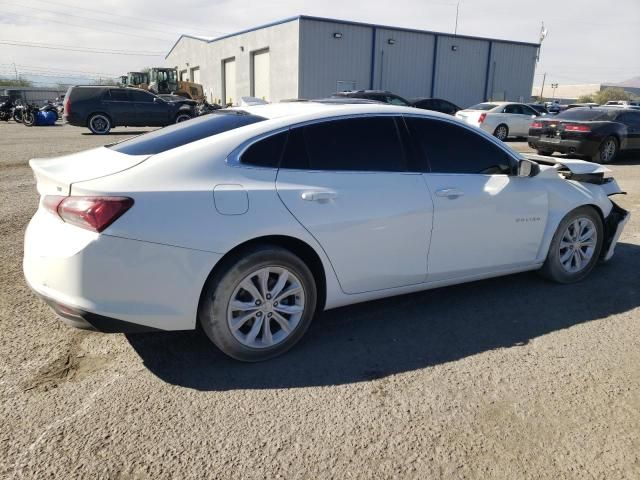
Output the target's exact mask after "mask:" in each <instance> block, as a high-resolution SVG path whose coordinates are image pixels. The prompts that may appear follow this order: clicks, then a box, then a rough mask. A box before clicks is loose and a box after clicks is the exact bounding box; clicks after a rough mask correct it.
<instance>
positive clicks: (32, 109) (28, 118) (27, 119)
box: [22, 103, 40, 127]
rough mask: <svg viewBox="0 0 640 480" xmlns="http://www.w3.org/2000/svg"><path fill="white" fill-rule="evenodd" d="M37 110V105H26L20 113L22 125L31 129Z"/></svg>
mask: <svg viewBox="0 0 640 480" xmlns="http://www.w3.org/2000/svg"><path fill="white" fill-rule="evenodd" d="M39 110H40V109H39V108H38V106H37V105H34V104H32V103H31V104H30V103H27V104H26V105H25V106H24V109H23V111H22V123H23V124H24V125H25V126H26V127H33V126H34V125H35V123H36V116H37V114H38V111H39Z"/></svg>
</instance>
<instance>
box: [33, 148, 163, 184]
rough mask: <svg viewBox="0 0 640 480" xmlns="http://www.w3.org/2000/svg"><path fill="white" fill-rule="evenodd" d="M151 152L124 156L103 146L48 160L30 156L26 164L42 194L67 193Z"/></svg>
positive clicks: (126, 167)
mask: <svg viewBox="0 0 640 480" xmlns="http://www.w3.org/2000/svg"><path fill="white" fill-rule="evenodd" d="M150 156H151V155H126V154H124V153H120V152H116V151H114V150H111V149H110V148H106V147H99V148H94V149H92V150H86V151H84V152H79V153H74V154H71V155H65V156H62V157H56V158H51V159H33V160H30V161H29V166H30V167H31V169H32V170H33V173H34V175H35V178H36V188H37V189H38V193H39V194H40V195H41V196H42V195H70V194H71V185H72V184H74V183H77V182H84V181H87V180H94V179H96V178H101V177H106V176H108V175H113V174H115V173H118V172H122V171H123V170H127V169H129V168H131V167H134V166H135V165H138V164H139V163H142V162H144V161H145V160H146V159H147V158H149V157H150Z"/></svg>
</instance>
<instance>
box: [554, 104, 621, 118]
mask: <svg viewBox="0 0 640 480" xmlns="http://www.w3.org/2000/svg"><path fill="white" fill-rule="evenodd" d="M618 112H619V110H614V109H609V108H607V109H604V108H589V107H586V108H585V107H580V108H572V109H571V110H565V111H564V112H560V113H559V114H558V115H556V117H555V118H557V119H562V120H584V121H589V120H591V121H595V120H598V121H605V122H606V121H612V120H613V119H615V118H616V115H617V114H618Z"/></svg>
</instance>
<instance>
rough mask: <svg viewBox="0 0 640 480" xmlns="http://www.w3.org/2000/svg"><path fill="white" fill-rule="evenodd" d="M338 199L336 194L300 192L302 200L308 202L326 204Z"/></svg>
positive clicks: (328, 192) (329, 192)
mask: <svg viewBox="0 0 640 480" xmlns="http://www.w3.org/2000/svg"><path fill="white" fill-rule="evenodd" d="M334 198H338V194H337V193H336V192H331V191H326V192H302V199H303V200H306V201H308V202H326V201H329V200H333V199H334Z"/></svg>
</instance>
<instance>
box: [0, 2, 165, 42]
mask: <svg viewBox="0 0 640 480" xmlns="http://www.w3.org/2000/svg"><path fill="white" fill-rule="evenodd" d="M0 3H4V4H5V5H10V6H12V7H19V8H28V9H29V10H31V9H33V10H40V11H42V12H47V13H52V14H54V15H62V16H64V17H74V18H79V19H81V20H91V21H94V22H100V23H107V24H110V25H116V26H118V27H125V28H133V29H135V30H147V31H149V32H156V33H163V34H165V35H174V34H173V33H171V32H167V31H166V29H165V30H158V29H155V28H145V27H142V26H140V27H134V26H132V25H123V24H122V23H120V22H111V21H109V20H101V19H98V18H91V17H86V16H83V15H75V14H73V13H69V12H60V11H57V10H50V9H48V8H42V7H34V6H26V5H20V4H18V3H12V2H7V1H5V0H0Z"/></svg>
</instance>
